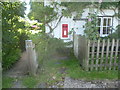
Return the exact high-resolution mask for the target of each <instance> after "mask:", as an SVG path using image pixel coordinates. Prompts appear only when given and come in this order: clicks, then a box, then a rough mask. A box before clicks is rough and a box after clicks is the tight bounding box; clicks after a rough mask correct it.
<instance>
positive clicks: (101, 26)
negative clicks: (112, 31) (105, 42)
mask: <svg viewBox="0 0 120 90" xmlns="http://www.w3.org/2000/svg"><path fill="white" fill-rule="evenodd" d="M98 18H100V19H101V22H100V26H97V27H100V36H101V37H105V36H108V35H109V34H103V27H106V32H107V27H110V26H113V17H112V16H109V17H108V16H107V17H105V16H102V17H100V16H98ZM104 19H107V21H106V26H104V25H103V24H104ZM108 19H111V22H110V26H107V25H108Z"/></svg>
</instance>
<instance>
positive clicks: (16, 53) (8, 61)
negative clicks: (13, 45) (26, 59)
mask: <svg viewBox="0 0 120 90" xmlns="http://www.w3.org/2000/svg"><path fill="white" fill-rule="evenodd" d="M20 54H21V51H20V49H12V51H10V53H9V54H8V55H6V57H5V55H4V53H3V56H4V58H3V60H4V61H3V62H2V65H3V68H5V69H9V68H10V67H12V65H13V64H14V63H15V62H16V61H17V60H19V59H20Z"/></svg>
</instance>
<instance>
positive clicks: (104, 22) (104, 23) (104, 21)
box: [103, 18, 107, 26]
mask: <svg viewBox="0 0 120 90" xmlns="http://www.w3.org/2000/svg"><path fill="white" fill-rule="evenodd" d="M106 22H107V19H106V18H104V20H103V26H106Z"/></svg>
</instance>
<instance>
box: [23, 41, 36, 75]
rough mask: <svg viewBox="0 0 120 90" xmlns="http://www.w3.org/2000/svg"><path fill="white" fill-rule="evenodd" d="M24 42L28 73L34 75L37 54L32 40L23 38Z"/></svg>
mask: <svg viewBox="0 0 120 90" xmlns="http://www.w3.org/2000/svg"><path fill="white" fill-rule="evenodd" d="M25 43H26V52H27V55H28V59H27V60H28V71H29V74H30V75H36V72H37V67H38V64H37V56H36V52H35V49H34V45H33V43H32V40H25Z"/></svg>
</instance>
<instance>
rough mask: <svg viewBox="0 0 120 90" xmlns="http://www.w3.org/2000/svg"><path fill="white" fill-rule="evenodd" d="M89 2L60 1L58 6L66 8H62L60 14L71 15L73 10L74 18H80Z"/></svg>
mask: <svg viewBox="0 0 120 90" xmlns="http://www.w3.org/2000/svg"><path fill="white" fill-rule="evenodd" d="M90 4H91V2H61V4H60V6H62V7H65V8H66V9H62V15H63V16H65V17H72V15H73V13H74V12H75V13H76V15H75V14H74V15H75V16H74V18H80V17H81V15H82V13H83V12H84V11H83V9H85V8H86V7H87V6H88V5H90Z"/></svg>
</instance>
